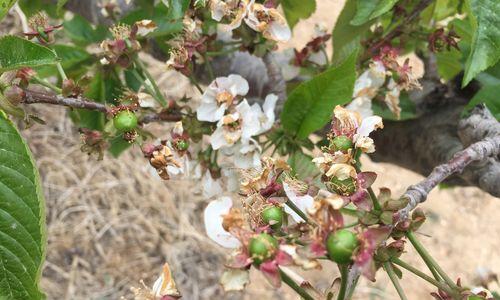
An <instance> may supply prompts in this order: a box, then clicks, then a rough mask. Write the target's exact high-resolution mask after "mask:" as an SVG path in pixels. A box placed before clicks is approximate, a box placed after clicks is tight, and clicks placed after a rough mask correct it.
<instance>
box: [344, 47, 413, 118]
mask: <svg viewBox="0 0 500 300" xmlns="http://www.w3.org/2000/svg"><path fill="white" fill-rule="evenodd" d="M398 56H399V53H398V50H397V49H395V48H393V47H390V46H384V47H382V49H381V50H380V54H379V55H377V56H376V57H374V58H373V61H372V62H371V63H370V67H369V69H368V70H366V71H365V72H363V73H362V74H361V75H360V76H359V77H358V78H357V79H356V82H355V84H354V92H353V100H352V102H351V103H350V105H348V106H347V108H349V109H351V110H354V111H358V112H359V113H361V115H363V116H371V115H373V110H372V100H373V99H375V98H376V97H377V96H378V95H379V93H380V92H381V91H383V92H384V98H383V101H384V102H385V104H386V105H387V107H388V108H389V109H390V110H391V112H392V113H393V114H394V115H395V116H396V117H397V118H399V117H400V114H401V108H400V106H399V98H400V94H401V91H410V90H414V89H420V88H421V86H420V84H419V82H418V80H417V79H416V78H415V76H414V74H413V73H412V68H411V66H410V65H409V60H408V59H407V60H405V62H404V63H403V65H400V64H399V63H398V61H397V58H398ZM387 79H389V80H387ZM384 87H385V88H384Z"/></svg>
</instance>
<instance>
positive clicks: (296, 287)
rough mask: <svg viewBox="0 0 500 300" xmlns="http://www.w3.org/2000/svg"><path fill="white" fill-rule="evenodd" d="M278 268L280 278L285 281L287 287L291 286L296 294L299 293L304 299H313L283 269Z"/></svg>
mask: <svg viewBox="0 0 500 300" xmlns="http://www.w3.org/2000/svg"><path fill="white" fill-rule="evenodd" d="M279 270H280V275H281V280H283V282H284V283H286V284H287V285H288V286H289V287H291V288H292V289H293V290H294V291H295V292H297V294H299V295H300V296H301V297H302V298H304V299H305V300H314V298H313V297H312V296H311V295H309V294H308V293H307V292H306V290H305V289H303V288H302V287H301V286H299V285H298V284H297V283H296V282H295V281H293V280H292V278H290V277H289V276H288V275H287V274H286V273H285V272H284V271H283V270H281V269H279Z"/></svg>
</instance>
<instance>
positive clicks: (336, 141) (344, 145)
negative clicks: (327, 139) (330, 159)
mask: <svg viewBox="0 0 500 300" xmlns="http://www.w3.org/2000/svg"><path fill="white" fill-rule="evenodd" d="M332 146H333V148H334V149H335V150H336V151H337V150H340V151H347V150H349V149H351V148H352V146H353V144H352V141H351V139H350V138H348V137H347V136H345V135H339V136H336V137H334V138H333V140H332V141H331V143H330V147H332Z"/></svg>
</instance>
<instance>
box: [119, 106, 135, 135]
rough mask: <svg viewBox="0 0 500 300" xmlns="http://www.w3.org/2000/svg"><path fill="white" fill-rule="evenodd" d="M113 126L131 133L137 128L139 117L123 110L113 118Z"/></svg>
mask: <svg viewBox="0 0 500 300" xmlns="http://www.w3.org/2000/svg"><path fill="white" fill-rule="evenodd" d="M113 125H114V126H115V128H116V129H117V130H119V131H131V130H133V129H135V128H136V127H137V116H136V115H135V114H134V113H133V112H131V111H129V110H122V111H121V112H119V113H117V114H116V115H115V117H114V118H113Z"/></svg>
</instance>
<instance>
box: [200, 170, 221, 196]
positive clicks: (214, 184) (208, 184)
mask: <svg viewBox="0 0 500 300" xmlns="http://www.w3.org/2000/svg"><path fill="white" fill-rule="evenodd" d="M201 185H202V187H203V192H202V194H203V197H205V198H206V199H210V198H212V197H214V196H219V195H221V194H222V187H221V185H220V183H219V182H218V181H216V180H214V179H213V178H212V175H210V172H209V171H206V172H205V175H203V178H202V179H201Z"/></svg>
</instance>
